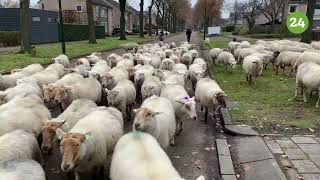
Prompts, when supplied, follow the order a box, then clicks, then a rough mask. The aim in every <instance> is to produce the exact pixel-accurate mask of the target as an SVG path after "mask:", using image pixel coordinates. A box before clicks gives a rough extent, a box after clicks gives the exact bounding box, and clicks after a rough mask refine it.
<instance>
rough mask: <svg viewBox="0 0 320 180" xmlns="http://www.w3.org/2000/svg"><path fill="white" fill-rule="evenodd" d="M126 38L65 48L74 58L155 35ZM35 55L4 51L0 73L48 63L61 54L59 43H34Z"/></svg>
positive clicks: (145, 39) (150, 38)
mask: <svg viewBox="0 0 320 180" xmlns="http://www.w3.org/2000/svg"><path fill="white" fill-rule="evenodd" d="M127 38H128V40H125V41H120V40H118V38H106V39H99V40H97V42H98V43H97V44H89V43H88V41H76V42H67V43H66V50H67V55H68V56H69V58H70V59H71V58H75V57H79V56H82V55H86V54H89V53H91V52H94V51H98V52H99V51H106V50H111V49H115V48H118V47H119V46H120V45H121V44H125V43H128V42H137V43H144V42H147V41H150V40H153V39H156V38H157V36H152V37H149V36H145V38H142V39H141V38H138V37H137V36H131V37H127ZM36 52H37V54H36V57H31V55H30V54H14V53H10V52H5V53H2V54H0V73H4V72H8V71H10V70H11V69H14V68H21V67H24V66H27V65H29V64H32V63H40V64H48V63H51V62H52V58H53V57H56V56H58V55H59V54H61V44H60V43H52V44H41V45H36Z"/></svg>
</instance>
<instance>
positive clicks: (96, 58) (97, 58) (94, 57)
mask: <svg viewBox="0 0 320 180" xmlns="http://www.w3.org/2000/svg"><path fill="white" fill-rule="evenodd" d="M87 58H88V60H89V62H90V65H93V64H96V63H97V62H98V61H101V60H102V58H101V53H97V52H93V53H91V54H90V55H89V56H87Z"/></svg>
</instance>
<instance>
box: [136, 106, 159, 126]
mask: <svg viewBox="0 0 320 180" xmlns="http://www.w3.org/2000/svg"><path fill="white" fill-rule="evenodd" d="M133 112H134V113H135V118H134V122H133V127H132V129H133V130H134V131H142V132H149V131H153V128H154V127H155V126H156V119H155V116H156V115H158V114H160V113H159V112H155V111H153V110H151V109H148V108H139V109H134V110H133Z"/></svg>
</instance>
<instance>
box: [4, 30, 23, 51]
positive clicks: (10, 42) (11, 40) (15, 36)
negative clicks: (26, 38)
mask: <svg viewBox="0 0 320 180" xmlns="http://www.w3.org/2000/svg"><path fill="white" fill-rule="evenodd" d="M20 41H21V38H20V32H18V31H0V47H1V46H4V47H7V46H18V45H20Z"/></svg>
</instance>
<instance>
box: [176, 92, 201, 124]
mask: <svg viewBox="0 0 320 180" xmlns="http://www.w3.org/2000/svg"><path fill="white" fill-rule="evenodd" d="M176 102H177V103H179V104H181V105H182V109H181V110H182V111H183V114H186V115H187V116H188V118H190V119H193V120H197V111H196V101H195V97H192V98H190V97H189V96H184V97H182V98H181V99H180V100H178V101H176Z"/></svg>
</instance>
